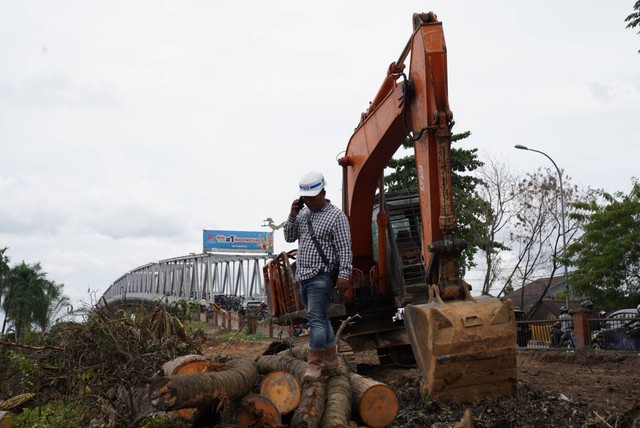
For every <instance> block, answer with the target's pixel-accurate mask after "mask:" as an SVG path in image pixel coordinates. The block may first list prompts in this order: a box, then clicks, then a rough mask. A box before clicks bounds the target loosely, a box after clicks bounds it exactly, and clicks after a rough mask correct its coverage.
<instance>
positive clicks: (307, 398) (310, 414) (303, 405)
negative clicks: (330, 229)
mask: <svg viewBox="0 0 640 428" xmlns="http://www.w3.org/2000/svg"><path fill="white" fill-rule="evenodd" d="M324 406H325V390H324V384H323V383H322V381H321V380H319V381H315V382H305V383H303V384H302V398H301V399H300V405H299V406H298V408H297V409H296V410H295V412H293V417H292V418H291V423H290V424H289V426H292V427H296V428H317V427H318V426H320V418H322V414H323V413H324Z"/></svg>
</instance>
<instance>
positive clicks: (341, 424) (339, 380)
mask: <svg viewBox="0 0 640 428" xmlns="http://www.w3.org/2000/svg"><path fill="white" fill-rule="evenodd" d="M326 388H327V402H326V404H325V409H324V413H323V414H322V419H321V420H320V426H321V427H322V428H347V427H349V426H350V423H349V421H350V420H351V403H352V399H351V383H350V382H349V379H348V378H347V376H344V375H340V376H332V377H329V378H327V387H326Z"/></svg>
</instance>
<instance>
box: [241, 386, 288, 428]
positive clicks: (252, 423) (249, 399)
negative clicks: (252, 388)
mask: <svg viewBox="0 0 640 428" xmlns="http://www.w3.org/2000/svg"><path fill="white" fill-rule="evenodd" d="M240 405H241V408H240V411H239V412H238V413H237V415H236V420H235V423H236V424H237V425H238V426H240V427H242V428H245V427H246V428H249V427H262V426H264V427H270V426H278V425H281V424H282V418H281V416H280V412H279V411H278V409H277V408H276V406H275V404H273V403H272V402H271V400H269V399H268V398H266V397H263V396H262V395H258V394H249V395H246V396H244V397H243V398H242V400H240Z"/></svg>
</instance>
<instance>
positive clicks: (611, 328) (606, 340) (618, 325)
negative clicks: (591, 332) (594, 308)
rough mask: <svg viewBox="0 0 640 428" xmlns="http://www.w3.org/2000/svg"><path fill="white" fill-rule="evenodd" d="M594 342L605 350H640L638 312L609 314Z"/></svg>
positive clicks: (639, 320) (629, 310) (632, 310)
mask: <svg viewBox="0 0 640 428" xmlns="http://www.w3.org/2000/svg"><path fill="white" fill-rule="evenodd" d="M594 342H596V343H598V344H600V346H602V347H603V348H605V349H623V350H640V317H639V315H638V310H637V309H635V308H633V309H620V310H617V311H615V312H612V313H611V314H609V317H608V319H607V320H606V321H605V323H604V325H603V326H602V329H600V331H599V332H598V333H597V334H596V340H595V341H594Z"/></svg>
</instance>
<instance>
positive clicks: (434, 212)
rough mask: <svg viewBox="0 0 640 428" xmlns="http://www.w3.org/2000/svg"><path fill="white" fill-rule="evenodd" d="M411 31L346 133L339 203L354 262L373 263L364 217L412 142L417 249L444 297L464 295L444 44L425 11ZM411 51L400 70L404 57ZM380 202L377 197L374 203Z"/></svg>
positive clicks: (381, 223) (381, 271)
mask: <svg viewBox="0 0 640 428" xmlns="http://www.w3.org/2000/svg"><path fill="white" fill-rule="evenodd" d="M413 25H414V31H413V34H412V36H411V38H410V40H409V42H408V43H407V45H406V47H405V49H404V50H403V52H402V54H401V55H400V58H399V59H398V61H396V62H394V63H392V64H391V65H390V66H389V69H388V71H387V76H386V78H385V80H384V82H383V84H382V86H381V88H380V90H379V91H378V93H377V95H376V97H375V99H374V100H373V102H372V103H371V106H370V107H369V109H368V110H367V111H366V112H365V113H363V114H362V119H361V122H360V124H359V125H358V127H357V128H356V130H355V132H354V134H353V136H352V137H351V139H350V140H349V144H348V146H347V150H346V153H345V156H344V157H342V158H341V159H339V161H338V162H339V164H340V165H341V166H342V168H343V201H342V204H343V210H344V211H345V212H346V213H347V216H348V217H349V222H350V226H351V235H352V238H353V258H354V267H356V268H358V269H360V270H362V271H365V272H366V271H368V270H369V269H370V268H371V266H373V265H374V257H373V247H372V245H373V244H372V232H371V227H370V220H371V217H372V214H373V206H374V199H375V195H376V190H377V189H380V192H379V194H380V195H383V194H384V189H382V171H383V170H384V168H385V166H386V165H387V164H388V162H389V160H390V159H391V157H392V156H393V154H394V153H395V152H396V151H397V150H398V148H399V147H400V146H401V145H402V143H403V142H404V141H405V139H406V138H407V137H408V138H411V140H413V142H414V148H415V160H416V181H417V187H418V194H419V200H420V214H421V218H422V256H423V260H424V263H425V265H426V266H428V271H427V272H428V278H429V280H430V282H431V283H434V284H437V285H438V290H437V292H438V294H439V295H440V296H441V297H442V298H444V299H445V300H450V299H458V298H467V297H468V288H467V286H466V284H465V283H464V281H462V280H461V279H460V278H459V276H458V263H459V259H460V252H461V251H462V250H463V249H464V245H465V244H464V242H462V241H459V240H454V239H453V238H452V232H453V230H454V229H455V228H456V217H455V214H454V209H453V202H452V186H451V162H450V153H451V127H452V126H453V113H452V112H451V109H450V108H449V99H448V90H447V56H446V54H447V47H446V44H445V39H444V33H443V30H442V23H441V22H439V21H438V20H437V17H436V16H435V14H434V13H433V12H430V13H426V14H414V16H413ZM409 53H411V57H410V63H409V73H408V76H407V75H406V74H405V73H404V69H405V61H406V59H407V57H408V55H409ZM380 205H381V207H383V204H380ZM377 222H378V237H379V241H380V245H378V251H379V252H380V253H379V254H378V257H377V260H378V282H379V283H380V287H379V288H380V290H381V291H382V292H383V293H384V292H386V289H387V287H386V284H385V281H386V279H385V278H386V270H387V269H386V265H385V264H386V259H387V258H386V254H385V251H386V245H383V243H384V241H385V238H386V226H387V219H386V218H385V215H384V212H383V213H382V214H381V215H379V217H378V221H377Z"/></svg>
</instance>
